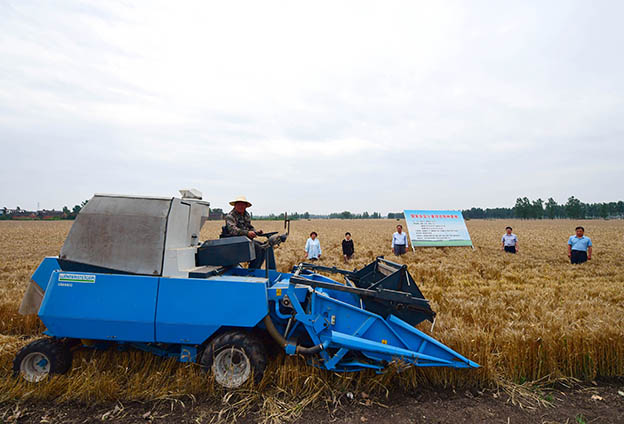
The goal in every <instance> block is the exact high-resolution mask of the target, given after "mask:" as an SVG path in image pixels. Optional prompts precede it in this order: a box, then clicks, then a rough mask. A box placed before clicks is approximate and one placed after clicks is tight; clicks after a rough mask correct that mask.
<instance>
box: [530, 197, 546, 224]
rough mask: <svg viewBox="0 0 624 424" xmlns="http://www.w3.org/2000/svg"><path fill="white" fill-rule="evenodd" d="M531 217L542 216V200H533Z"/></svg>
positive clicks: (540, 217) (539, 217) (538, 217)
mask: <svg viewBox="0 0 624 424" xmlns="http://www.w3.org/2000/svg"><path fill="white" fill-rule="evenodd" d="M530 216H531V218H535V219H542V218H544V201H543V200H542V199H537V200H534V201H533V204H532V205H531V214H530Z"/></svg>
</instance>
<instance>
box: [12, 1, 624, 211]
mask: <svg viewBox="0 0 624 424" xmlns="http://www.w3.org/2000/svg"><path fill="white" fill-rule="evenodd" d="M295 3H297V4H295ZM301 4H303V5H301ZM622 16H624V2H620V1H615V0H614V1H610V2H597V1H592V2H587V1H578V2H577V1H569V0H566V1H561V2H556V1H549V2H544V1H536V2H528V1H523V2H511V1H510V2H501V1H491V2H475V1H471V2H464V1H460V2H442V1H439V2H438V1H423V2H415V1H406V2H401V3H395V2H389V1H378V2H374V3H366V2H362V1H357V2H336V1H332V2H326V3H325V2H319V1H314V2H305V3H304V2H300V3H299V2H293V1H283V2H268V1H253V2H236V1H229V2H206V1H201V2H197V3H186V2H172V1H164V2H157V1H153V0H150V1H145V2H139V1H128V2H123V3H116V2H112V1H105V2H73V1H55V2H48V1H41V2H32V1H25V0H16V1H5V0H0V147H1V153H0V203H2V204H1V205H0V207H1V206H5V205H6V206H8V207H15V206H21V207H22V208H25V209H34V208H36V206H37V202H39V203H40V205H41V208H48V209H51V208H56V209H59V208H60V207H62V206H63V205H65V204H66V205H69V206H70V207H71V206H72V205H73V204H76V203H79V202H80V201H81V200H84V199H88V198H90V197H91V196H92V194H93V193H96V192H104V193H124V194H148V195H174V194H177V190H178V189H180V188H191V187H193V188H197V189H199V190H201V191H202V192H203V193H204V198H205V199H206V200H208V201H210V202H211V204H212V206H213V207H220V208H228V206H227V201H228V200H230V199H231V198H232V197H235V196H237V195H241V194H242V195H246V196H247V197H248V198H249V199H250V200H251V201H252V202H253V203H254V206H253V208H252V209H251V211H253V212H255V213H257V214H261V213H268V212H280V211H283V210H288V211H299V212H303V211H309V212H311V213H322V212H330V211H340V210H351V211H354V212H361V211H364V210H367V211H370V212H372V211H380V212H382V213H386V212H388V211H400V210H402V209H404V208H405V209H428V208H433V209H460V208H468V207H471V206H482V207H494V206H512V205H513V204H514V202H515V198H516V197H518V196H528V197H530V198H537V197H542V198H544V199H546V198H547V197H549V196H553V197H554V198H555V199H556V200H557V201H559V202H564V201H565V200H566V199H567V197H569V196H571V195H575V196H576V197H578V198H580V199H581V200H583V201H586V202H596V201H611V200H619V199H624V184H623V183H624V167H623V166H622V162H623V159H624V55H623V54H622V51H623V49H624V47H623V46H624V26H623V25H622Z"/></svg>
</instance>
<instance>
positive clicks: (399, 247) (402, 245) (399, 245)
mask: <svg viewBox="0 0 624 424" xmlns="http://www.w3.org/2000/svg"><path fill="white" fill-rule="evenodd" d="M396 228H397V230H396V233H394V234H392V251H393V252H394V254H395V255H396V256H401V255H403V254H405V253H406V252H407V234H406V233H404V232H403V226H402V225H400V224H399V225H397V227H396Z"/></svg>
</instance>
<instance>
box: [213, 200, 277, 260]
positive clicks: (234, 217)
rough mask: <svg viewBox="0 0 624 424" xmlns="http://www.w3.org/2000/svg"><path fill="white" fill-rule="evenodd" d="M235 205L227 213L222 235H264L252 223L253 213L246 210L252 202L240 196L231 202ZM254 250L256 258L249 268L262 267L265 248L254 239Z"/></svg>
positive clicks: (252, 237) (251, 236) (251, 237)
mask: <svg viewBox="0 0 624 424" xmlns="http://www.w3.org/2000/svg"><path fill="white" fill-rule="evenodd" d="M230 205H232V206H234V209H232V210H231V211H230V212H229V213H228V214H227V215H225V227H223V234H222V237H233V236H247V237H249V238H250V239H252V240H253V239H254V238H256V236H258V235H262V230H256V229H255V228H254V226H253V225H251V215H249V212H247V211H246V209H247V208H248V207H250V206H251V203H250V202H249V201H248V200H247V198H246V197H245V196H239V197H237V198H236V199H234V200H232V201H231V202H230ZM253 245H254V251H255V253H256V259H254V260H253V261H251V262H250V263H249V268H258V269H259V268H261V267H262V264H263V263H264V259H265V254H266V253H265V250H264V249H263V248H262V247H261V245H260V242H258V241H256V240H254V241H253Z"/></svg>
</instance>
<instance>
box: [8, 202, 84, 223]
mask: <svg viewBox="0 0 624 424" xmlns="http://www.w3.org/2000/svg"><path fill="white" fill-rule="evenodd" d="M87 202H88V200H85V201H83V202H82V203H80V204H79V205H74V207H73V208H71V209H69V208H68V207H67V206H63V210H60V211H57V210H54V209H52V210H46V209H43V210H38V211H29V210H26V209H22V208H20V207H19V206H17V207H16V208H15V209H9V208H7V207H6V206H5V207H3V208H2V209H0V220H11V219H27V220H29V219H76V216H77V215H78V213H79V212H80V211H81V210H82V208H84V206H85V205H86V204H87Z"/></svg>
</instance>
